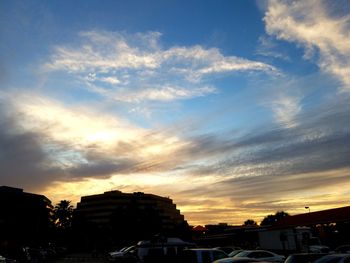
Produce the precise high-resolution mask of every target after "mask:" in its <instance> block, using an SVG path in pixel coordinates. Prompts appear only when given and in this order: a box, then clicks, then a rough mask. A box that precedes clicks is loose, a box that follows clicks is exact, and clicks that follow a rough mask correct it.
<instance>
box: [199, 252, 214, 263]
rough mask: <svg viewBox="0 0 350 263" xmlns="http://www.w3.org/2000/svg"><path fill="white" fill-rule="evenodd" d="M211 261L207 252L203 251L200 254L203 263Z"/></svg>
mask: <svg viewBox="0 0 350 263" xmlns="http://www.w3.org/2000/svg"><path fill="white" fill-rule="evenodd" d="M212 261H213V260H212V258H211V256H210V252H209V251H203V253H202V262H203V263H211V262H212Z"/></svg>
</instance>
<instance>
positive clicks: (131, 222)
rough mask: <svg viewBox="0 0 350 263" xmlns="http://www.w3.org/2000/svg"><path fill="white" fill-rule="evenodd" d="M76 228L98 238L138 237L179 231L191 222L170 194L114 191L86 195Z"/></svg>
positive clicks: (127, 238) (170, 233) (109, 239)
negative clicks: (158, 194) (188, 221)
mask: <svg viewBox="0 0 350 263" xmlns="http://www.w3.org/2000/svg"><path fill="white" fill-rule="evenodd" d="M74 218H75V221H74V226H75V228H76V229H77V228H79V229H80V231H81V234H83V235H85V236H87V235H89V236H90V238H89V237H87V239H91V237H93V238H94V239H95V240H98V239H99V238H100V239H103V240H108V241H122V240H123V241H138V240H142V239H145V238H151V237H152V236H154V235H157V234H161V235H168V236H169V235H174V234H179V233H180V232H181V231H182V230H183V229H184V228H186V226H187V222H186V221H185V219H184V216H183V215H182V214H181V213H180V211H179V210H178V209H177V208H176V205H175V204H174V203H173V201H172V200H171V199H170V198H166V197H161V196H157V195H153V194H145V193H142V192H136V193H123V192H120V191H110V192H105V193H103V194H98V195H91V196H84V197H82V198H81V201H80V202H79V203H78V204H77V208H76V210H75V215H74Z"/></svg>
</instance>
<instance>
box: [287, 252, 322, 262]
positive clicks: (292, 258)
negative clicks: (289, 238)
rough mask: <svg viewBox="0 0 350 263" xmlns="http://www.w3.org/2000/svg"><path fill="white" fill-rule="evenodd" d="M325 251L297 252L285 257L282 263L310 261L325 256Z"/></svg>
mask: <svg viewBox="0 0 350 263" xmlns="http://www.w3.org/2000/svg"><path fill="white" fill-rule="evenodd" d="M326 255H328V254H326V253H299V254H292V255H289V256H288V257H287V259H286V260H285V261H284V263H312V262H314V261H315V260H317V259H319V258H321V257H323V256H326Z"/></svg>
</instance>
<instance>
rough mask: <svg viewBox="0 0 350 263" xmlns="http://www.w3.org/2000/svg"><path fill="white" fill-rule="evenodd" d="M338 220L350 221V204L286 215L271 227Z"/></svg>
mask: <svg viewBox="0 0 350 263" xmlns="http://www.w3.org/2000/svg"><path fill="white" fill-rule="evenodd" d="M337 222H350V206H345V207H339V208H332V209H327V210H322V211H315V212H310V213H304V214H299V215H294V216H286V217H284V218H283V219H281V220H280V221H278V222H276V224H274V225H272V226H271V228H281V227H296V226H312V225H318V224H329V223H337Z"/></svg>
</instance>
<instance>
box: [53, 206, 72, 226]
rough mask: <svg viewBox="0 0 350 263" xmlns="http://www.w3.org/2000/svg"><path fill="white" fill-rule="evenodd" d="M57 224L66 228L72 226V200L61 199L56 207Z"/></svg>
mask: <svg viewBox="0 0 350 263" xmlns="http://www.w3.org/2000/svg"><path fill="white" fill-rule="evenodd" d="M54 218H55V225H56V226H57V227H58V228H62V229H66V228H69V227H70V226H71V222H72V218H73V206H72V205H71V201H68V200H61V201H60V202H59V203H58V204H57V205H56V206H55V208H54Z"/></svg>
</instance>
